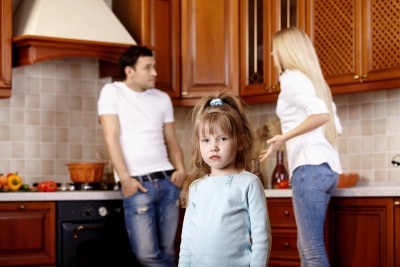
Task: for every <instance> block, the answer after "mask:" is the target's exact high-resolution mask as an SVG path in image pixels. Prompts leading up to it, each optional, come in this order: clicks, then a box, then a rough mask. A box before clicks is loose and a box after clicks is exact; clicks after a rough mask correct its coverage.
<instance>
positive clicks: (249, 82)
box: [240, 0, 305, 103]
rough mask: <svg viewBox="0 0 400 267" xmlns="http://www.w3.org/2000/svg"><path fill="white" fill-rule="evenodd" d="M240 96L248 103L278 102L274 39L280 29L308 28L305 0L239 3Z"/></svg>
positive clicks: (252, 0) (270, 0)
mask: <svg viewBox="0 0 400 267" xmlns="http://www.w3.org/2000/svg"><path fill="white" fill-rule="evenodd" d="M240 20H241V21H242V23H241V24H240V34H241V35H240V59H241V60H242V62H241V67H240V95H241V96H242V97H243V98H244V99H245V100H246V102H248V103H260V102H266V101H275V100H276V99H277V96H278V93H279V85H278V83H279V81H278V76H279V73H277V70H276V68H275V66H274V62H273V57H272V55H271V52H272V37H273V35H274V34H275V33H276V32H277V31H279V30H280V29H281V28H284V27H288V26H298V27H300V28H304V27H305V2H304V1H303V0H268V1H267V0H246V1H240Z"/></svg>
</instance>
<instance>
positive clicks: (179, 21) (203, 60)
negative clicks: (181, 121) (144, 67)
mask: <svg viewBox="0 0 400 267" xmlns="http://www.w3.org/2000/svg"><path fill="white" fill-rule="evenodd" d="M238 3H239V1H238V0H232V1H225V0H214V1H201V0H185V1H181V0H150V1H146V0H138V1H132V0H130V1H127V0H113V11H114V13H115V14H116V15H117V17H118V18H119V19H120V21H121V22H122V24H123V25H124V26H125V27H126V28H127V29H128V31H129V32H130V33H131V34H132V36H133V37H134V38H135V40H136V41H137V42H138V44H140V45H145V46H149V47H151V48H153V49H154V51H155V56H156V59H157V72H158V76H157V84H156V86H157V88H159V89H162V90H164V91H166V92H167V93H168V94H169V95H170V96H171V98H172V101H173V103H174V105H176V106H193V105H194V104H195V103H196V101H197V100H198V99H199V98H200V97H202V96H204V95H206V94H208V93H210V92H212V91H215V90H219V89H230V90H235V91H236V92H238V91H239V57H238V54H239V19H238V16H239V6H238Z"/></svg>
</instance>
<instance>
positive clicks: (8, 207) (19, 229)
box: [0, 202, 56, 267]
mask: <svg viewBox="0 0 400 267" xmlns="http://www.w3.org/2000/svg"><path fill="white" fill-rule="evenodd" d="M55 224H56V206H55V203H54V202H2V203H0V229H1V233H0V266H48V267H50V266H55V264H56V229H55Z"/></svg>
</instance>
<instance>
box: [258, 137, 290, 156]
mask: <svg viewBox="0 0 400 267" xmlns="http://www.w3.org/2000/svg"><path fill="white" fill-rule="evenodd" d="M284 143H285V138H284V136H283V135H282V134H278V135H275V136H274V137H272V138H271V139H268V140H267V144H268V148H267V149H264V150H262V151H261V153H260V156H259V157H258V159H259V160H260V161H261V162H262V161H264V160H266V159H267V158H268V157H269V156H270V155H271V154H272V153H274V152H275V151H276V150H278V149H279V148H280V147H281V146H282V145H283V144H284Z"/></svg>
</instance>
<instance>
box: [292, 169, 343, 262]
mask: <svg viewBox="0 0 400 267" xmlns="http://www.w3.org/2000/svg"><path fill="white" fill-rule="evenodd" d="M338 178H339V175H338V174H337V173H335V172H333V171H332V170H331V169H330V167H329V165H328V164H326V163H324V164H321V165H304V166H300V167H298V168H296V169H295V170H294V172H293V175H292V194H293V198H292V201H293V207H294V213H295V218H296V224H297V231H298V234H297V246H298V249H299V253H300V258H301V266H302V267H327V266H329V260H328V256H327V254H326V249H325V242H324V222H325V216H326V211H327V208H328V204H329V200H330V198H331V196H332V193H333V192H334V191H335V189H336V185H337V183H338Z"/></svg>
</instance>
